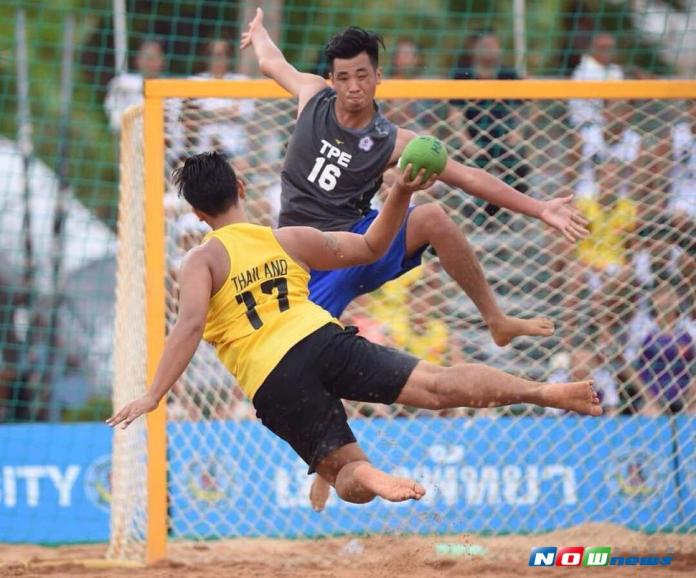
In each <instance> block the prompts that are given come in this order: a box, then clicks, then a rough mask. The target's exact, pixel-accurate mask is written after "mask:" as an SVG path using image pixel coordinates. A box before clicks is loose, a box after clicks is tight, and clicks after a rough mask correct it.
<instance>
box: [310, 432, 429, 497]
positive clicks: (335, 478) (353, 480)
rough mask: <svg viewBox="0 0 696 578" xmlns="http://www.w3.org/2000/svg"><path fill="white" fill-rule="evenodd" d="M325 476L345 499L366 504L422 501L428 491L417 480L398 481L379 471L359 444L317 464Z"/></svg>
mask: <svg viewBox="0 0 696 578" xmlns="http://www.w3.org/2000/svg"><path fill="white" fill-rule="evenodd" d="M317 473H318V474H319V476H317V479H318V478H319V477H322V478H323V479H324V480H325V481H326V482H328V483H330V484H331V485H333V486H334V488H336V494H337V495H338V497H339V498H341V499H342V500H345V501H346V502H351V503H353V504H365V503H367V502H370V501H371V500H373V499H374V498H375V497H376V496H379V497H381V498H383V499H385V500H389V501H390V502H403V501H405V500H420V499H421V498H422V497H423V496H424V495H425V488H424V487H423V486H421V485H420V484H419V483H417V482H415V481H414V480H409V479H407V478H397V477H395V476H391V475H389V474H387V473H386V472H383V471H381V470H378V469H377V468H375V467H374V466H373V465H372V464H371V463H370V462H369V461H368V460H367V456H365V454H364V452H363V451H362V450H361V449H360V446H358V444H355V443H353V444H348V445H345V446H343V447H342V448H339V449H338V450H336V451H335V452H332V453H331V454H330V455H328V456H327V457H326V458H324V459H323V460H322V461H321V462H320V463H319V464H318V465H317Z"/></svg>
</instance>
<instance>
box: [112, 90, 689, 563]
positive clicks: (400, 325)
mask: <svg viewBox="0 0 696 578" xmlns="http://www.w3.org/2000/svg"><path fill="white" fill-rule="evenodd" d="M582 84H583V83H570V82H564V81H554V82H551V81H547V82H532V81H529V82H527V81H525V82H516V81H501V82H495V83H478V82H473V81H461V82H447V81H445V82H442V81H414V82H391V83H389V82H387V83H385V84H384V85H383V86H382V87H381V89H380V90H381V93H380V95H379V96H381V97H382V99H381V103H382V110H383V112H384V113H385V114H386V115H387V117H388V118H390V119H391V120H392V121H393V122H395V123H397V124H398V125H400V126H402V127H404V128H408V129H412V130H414V131H416V132H418V133H421V134H431V135H434V136H437V137H438V138H440V139H441V140H442V141H443V142H445V143H446V145H447V147H448V151H449V155H450V157H451V158H452V159H455V160H458V161H460V162H462V163H464V164H466V165H468V166H472V167H478V168H481V169H484V170H486V171H488V172H490V173H492V174H494V175H496V176H498V177H499V178H500V179H502V180H503V181H505V182H506V183H508V184H510V185H511V186H513V187H515V188H516V189H517V190H518V191H521V192H523V193H525V194H527V195H529V196H530V197H533V198H535V199H539V200H548V199H552V198H555V197H558V196H563V195H567V194H574V195H575V199H574V203H575V204H576V206H577V207H578V208H579V209H580V211H581V212H582V213H583V214H584V215H585V217H586V218H587V219H588V220H589V222H590V225H589V228H590V231H591V234H590V236H589V237H588V238H587V239H585V240H584V241H582V242H580V243H577V244H570V243H568V242H566V241H565V240H564V239H563V238H562V236H561V235H560V234H559V233H558V232H556V231H554V230H552V229H550V228H548V227H546V226H544V225H543V224H542V223H541V222H540V221H539V220H535V219H533V218H530V217H527V216H524V215H517V214H513V213H511V212H509V211H507V210H505V209H500V208H498V207H494V206H492V205H490V204H487V203H485V202H483V201H480V200H478V199H476V198H475V197H473V196H471V195H469V194H467V193H465V192H464V191H462V190H460V189H458V188H455V187H453V186H450V185H447V184H444V183H442V182H439V183H437V184H436V185H435V186H434V187H433V189H432V190H430V191H427V192H425V193H420V194H418V195H417V197H416V198H415V199H414V202H415V204H422V203H429V202H434V203H437V204H438V205H440V206H441V207H443V208H444V209H445V210H446V211H447V213H448V215H449V216H450V217H451V218H452V219H453V220H454V221H455V222H456V223H457V224H458V225H459V227H460V228H461V230H462V231H464V232H465V234H466V235H467V237H468V239H469V241H470V243H471V244H472V245H473V247H474V249H475V250H476V253H477V255H478V257H479V259H480V261H481V265H482V267H483V269H484V271H485V273H486V276H487V278H488V281H489V283H490V285H491V287H492V288H493V291H494V293H495V295H496V297H497V300H498V302H499V304H500V306H501V308H502V309H503V310H504V311H505V312H506V313H507V314H508V315H516V316H520V317H532V316H547V317H550V318H551V319H552V320H553V321H554V323H555V325H556V333H555V334H554V335H553V336H552V337H543V338H540V337H535V338H527V337H524V338H519V339H516V340H514V342H513V343H512V344H511V345H509V346H507V347H504V348H500V347H497V346H496V345H494V343H493V341H492V339H491V336H490V334H489V332H488V331H487V329H486V327H485V325H484V324H483V323H482V320H481V316H480V314H479V312H478V311H477V310H476V308H475V306H474V305H473V304H472V302H471V301H470V300H469V299H468V298H467V296H466V295H465V293H464V292H463V290H462V289H461V288H460V287H459V286H458V285H457V284H456V283H455V282H454V281H453V280H452V278H451V277H450V275H449V274H448V273H447V271H446V270H445V268H444V267H443V266H442V264H441V263H440V262H439V260H438V258H437V256H436V255H435V254H434V252H433V251H431V250H428V251H426V253H425V255H424V258H423V264H422V266H421V267H418V268H416V269H414V270H412V271H410V272H409V273H407V274H405V275H403V276H402V277H400V278H399V279H397V280H395V281H393V282H391V283H389V284H387V285H385V286H384V287H383V288H382V289H380V290H379V291H377V292H375V293H372V294H369V295H364V296H361V297H360V298H358V299H357V300H356V301H355V302H354V303H352V304H351V306H350V307H349V308H348V310H347V311H346V312H345V315H344V317H343V321H344V322H345V323H347V324H352V325H356V326H358V327H359V328H360V331H361V333H362V334H363V335H364V336H366V337H367V338H368V339H371V340H373V341H376V342H378V343H383V344H385V345H389V346H394V347H397V348H399V349H405V350H408V351H410V352H412V353H413V354H415V355H418V356H420V357H422V358H423V359H426V360H428V361H431V362H434V363H444V364H455V363H463V362H476V363H486V364H490V365H492V366H494V367H497V368H500V369H504V370H506V371H510V372H513V373H515V374H517V375H520V376H524V377H528V378H534V379H540V380H569V379H573V380H579V379H585V378H591V379H593V380H594V383H595V387H596V389H597V390H598V391H599V394H600V397H601V400H602V405H603V407H604V415H603V416H602V417H601V418H597V419H590V418H581V417H577V416H575V415H569V414H563V413H559V412H555V411H548V410H546V411H544V410H542V409H541V408H538V407H534V406H529V405H520V406H512V407H507V408H491V409H486V410H479V411H471V410H467V409H461V410H448V411H442V412H432V411H423V410H417V409H414V408H409V407H401V406H392V407H386V406H381V405H378V406H375V405H369V404H360V403H346V407H347V410H348V413H349V416H350V418H351V425H352V427H353V428H354V430H355V433H356V436H357V438H358V440H359V442H360V444H361V445H362V447H363V448H364V450H365V451H366V453H367V454H368V456H369V457H370V459H371V460H372V461H373V462H374V463H375V464H376V465H377V466H379V467H380V468H383V469H385V470H387V471H390V472H394V473H398V474H405V475H409V476H413V477H415V478H417V479H418V480H420V481H421V482H422V483H423V484H424V485H425V486H426V489H427V492H428V493H427V495H426V497H425V498H424V499H423V500H422V501H420V502H418V503H408V504H400V505H392V504H387V503H385V502H382V501H379V500H376V501H373V502H372V503H370V504H368V505H364V506H352V505H348V504H345V503H342V502H340V501H339V500H337V499H336V498H335V497H332V498H331V500H330V501H329V503H328V506H327V508H326V510H325V511H324V512H322V513H316V512H313V511H312V509H311V508H310V505H309V501H308V499H307V494H308V490H309V485H310V483H311V478H310V477H307V476H306V465H304V464H303V463H302V462H301V461H300V459H299V458H297V457H296V456H295V455H294V454H293V452H292V451H291V450H290V448H289V447H288V446H286V445H285V444H284V442H282V441H281V440H278V439H276V438H275V437H274V436H273V435H272V434H271V433H270V432H268V431H266V430H265V429H264V428H263V427H262V426H261V424H260V423H259V422H257V421H256V419H255V412H254V409H253V406H252V404H251V402H250V401H249V400H246V399H244V397H243V395H242V393H241V391H240V389H239V387H238V386H237V384H236V382H235V379H234V377H233V376H232V375H230V374H228V373H227V372H226V370H225V369H224V368H223V367H222V366H221V365H220V363H219V362H218V361H217V359H216V357H215V353H214V350H213V348H212V347H211V346H210V345H208V344H206V343H202V344H201V345H200V347H199V350H198V352H197V353H196V356H195V358H194V360H193V362H192V363H191V365H190V367H189V368H188V369H187V370H186V372H185V374H184V375H183V376H182V378H181V379H180V380H179V381H178V383H177V384H176V385H175V387H174V388H173V390H172V392H171V393H170V395H169V396H168V398H167V403H166V406H165V405H164V404H163V407H162V408H161V411H160V413H159V418H155V419H152V420H149V421H147V422H146V421H145V420H139V421H138V422H136V423H134V424H133V425H132V426H131V427H130V428H129V429H128V430H126V431H118V432H116V436H115V441H114V457H113V474H112V476H113V477H112V488H113V495H112V538H111V546H110V555H111V556H112V557H117V558H129V559H146V558H147V559H154V558H156V557H157V556H158V555H161V552H162V550H161V548H162V547H163V544H164V542H165V541H166V540H210V539H226V538H233V537H240V536H269V537H317V536H324V535H335V534H341V533H366V532H370V533H418V534H460V533H467V534H470V533H474V534H475V533H510V532H512V533H530V532H542V531H548V530H553V529H558V528H566V527H570V526H576V525H584V524H590V523H606V524H621V525H624V526H626V527H628V528H630V529H632V530H638V531H641V532H644V533H645V534H641V536H644V539H645V542H644V543H643V542H641V543H640V544H636V547H638V548H643V547H644V546H645V545H646V544H648V545H649V537H648V534H652V533H666V532H682V533H683V532H693V531H694V529H695V528H696V498H695V496H696V486H695V485H694V483H695V482H694V480H696V464H695V461H694V449H696V448H694V439H696V436H695V435H694V434H695V433H696V432H695V431H694V426H693V421H689V420H688V419H687V418H686V415H687V414H688V413H689V411H691V412H693V407H694V406H693V402H692V399H693V393H694V392H693V388H694V375H695V373H694V359H695V356H694V352H695V347H696V345H695V344H696V340H695V339H696V335H695V333H696V328H695V325H694V323H695V322H694V318H695V316H694V303H693V292H694V291H693V288H694V286H695V278H694V271H695V270H696V263H695V258H694V254H695V251H694V238H695V237H694V218H695V216H696V124H695V123H696V104H695V103H694V102H695V101H694V100H693V99H694V97H696V94H695V90H694V87H693V84H690V83H688V82H671V83H670V82H667V81H661V82H657V81H655V82H651V81H646V82H626V83H621V84H618V83H607V84H598V83H587V84H585V85H584V87H582V86H581V87H580V88H578V87H579V86H580V85H582ZM590 96H591V97H592V98H588V97H590ZM146 97H147V98H146V105H145V106H146V110H148V111H149V112H148V113H147V115H145V116H146V118H145V119H143V111H142V109H133V110H131V111H130V113H129V114H128V115H127V118H126V120H125V124H124V127H123V131H122V143H121V202H120V215H119V240H120V246H119V258H118V279H117V312H116V318H117V323H116V336H115V345H114V346H115V359H116V367H115V383H114V403H115V405H116V406H121V405H123V404H124V403H125V402H127V401H128V400H130V399H133V398H134V397H135V396H137V395H139V394H140V393H141V392H142V391H143V389H144V387H145V385H146V382H147V379H148V378H151V377H152V368H153V366H154V363H155V362H156V361H157V356H158V355H159V352H160V351H161V346H162V337H163V335H164V334H165V331H166V329H165V328H170V327H171V326H172V324H173V323H174V321H175V318H176V314H177V271H178V267H179V264H180V263H181V259H182V257H183V256H184V254H185V253H186V251H187V250H189V249H190V248H191V247H194V246H196V245H197V244H198V243H199V242H200V240H201V238H202V236H203V235H204V234H205V228H204V225H203V224H202V223H201V222H199V221H198V220H197V219H196V218H195V216H194V215H193V214H192V213H191V211H190V208H189V207H188V206H187V205H186V203H185V202H184V201H183V200H182V199H180V198H178V197H177V195H176V192H175V190H174V187H173V185H172V183H171V180H170V175H171V172H172V170H173V169H174V168H176V167H177V166H178V165H179V164H180V163H181V162H182V160H183V159H184V158H186V156H187V155H190V154H194V153H198V152H202V151H205V150H211V149H216V150H222V151H224V152H226V153H227V154H228V155H229V156H230V158H231V159H232V161H231V162H232V163H233V165H234V167H235V169H236V170H237V172H238V174H239V176H240V177H241V178H242V179H243V180H244V181H245V183H246V187H247V192H248V199H247V204H246V207H247V212H248V216H249V218H250V220H251V221H252V222H255V223H261V224H265V225H274V224H275V223H276V221H277V216H278V211H279V208H280V195H281V190H280V181H279V175H280V171H281V167H282V162H283V157H284V150H285V147H286V145H287V142H288V139H289V138H290V136H291V134H292V130H293V126H294V119H295V114H296V103H295V101H294V100H291V99H290V98H288V97H285V96H283V95H282V93H281V92H280V91H279V90H278V89H277V88H275V87H274V86H273V85H271V84H270V83H266V82H263V81H262V82H258V81H253V82H246V83H245V82H241V83H240V82H232V81H230V82H220V83H210V84H207V83H202V82H189V81H154V82H151V83H149V84H148V88H147V89H146ZM573 97H584V98H573ZM690 99H691V100H690ZM153 102H154V103H155V105H156V106H155V105H153ZM148 106H150V107H151V108H150V109H147V107H148ZM152 111H154V112H152ZM156 115H159V118H154V116H156ZM144 134H145V135H146V136H145V137H144V136H143V135H144ZM144 138H145V140H144ZM368 154H369V153H368ZM391 178H392V176H391V175H390V173H387V175H386V176H385V186H384V187H383V190H382V191H381V192H380V193H379V194H378V196H377V197H376V199H375V201H374V206H375V207H376V208H378V207H379V204H380V202H381V200H382V198H383V194H384V189H386V188H387V186H388V184H389V182H390V181H391ZM146 198H147V200H146ZM148 207H149V208H148ZM153 207H154V209H153ZM160 221H161V222H160ZM148 227H149V229H148ZM158 230H159V231H160V234H159V238H158V236H157V235H158ZM148 231H149V232H148ZM162 231H163V235H162V233H161V232H162ZM148 235H149V236H148ZM153 263H154V266H151V264H153ZM158 263H160V265H158ZM162 272H163V277H164V278H159V276H161V274H162ZM158 300H159V301H158ZM158 315H159V317H158ZM148 376H149V377H148ZM165 414H166V425H165V420H164V419H163V418H164V417H165ZM148 448H149V449H148ZM153 448H155V449H153ZM153 452H154V453H157V454H158V455H157V456H153ZM165 468H166V478H165V474H164V472H165ZM158 476H159V477H158ZM148 480H150V482H149V483H148ZM153 480H160V483H159V484H156V483H154V482H153ZM154 517H157V518H158V520H154ZM591 538H592V534H591V532H588V534H587V540H586V541H587V542H588V543H587V544H586V545H588V546H594V545H596V546H606V545H607V544H592V543H589V542H590V541H591ZM559 545H562V544H559ZM609 545H610V544H609ZM158 552H159V554H158Z"/></svg>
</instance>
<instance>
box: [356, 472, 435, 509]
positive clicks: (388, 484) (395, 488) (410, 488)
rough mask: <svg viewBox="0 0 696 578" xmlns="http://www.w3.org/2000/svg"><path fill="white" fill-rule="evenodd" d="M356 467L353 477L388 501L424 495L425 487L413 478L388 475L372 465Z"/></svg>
mask: <svg viewBox="0 0 696 578" xmlns="http://www.w3.org/2000/svg"><path fill="white" fill-rule="evenodd" d="M366 466H367V467H362V468H360V469H356V471H355V477H356V478H358V479H359V480H360V482H361V483H362V485H363V486H364V487H365V488H367V489H369V490H370V491H372V492H374V493H375V494H377V495H378V496H379V497H380V498H384V499H385V500H389V501H390V502H404V501H406V500H420V499H421V498H422V497H423V496H425V488H424V487H423V486H421V485H420V484H419V483H418V482H415V481H414V480H409V479H408V478H397V477H395V476H390V475H389V474H386V473H384V472H382V471H380V470H378V469H376V468H374V467H372V466H369V465H367V464H366Z"/></svg>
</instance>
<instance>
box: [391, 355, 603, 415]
mask: <svg viewBox="0 0 696 578" xmlns="http://www.w3.org/2000/svg"><path fill="white" fill-rule="evenodd" d="M396 401H397V403H404V404H407V405H412V406H415V407H422V408H426V409H446V408H451V407H475V408H482V407H496V406H501V405H511V404H515V403H532V404H536V405H539V406H542V407H555V408H558V409H565V410H569V411H575V412H577V413H581V414H587V415H592V416H599V415H602V407H601V406H600V404H599V398H598V397H597V394H596V393H595V392H594V390H593V389H592V381H577V382H572V383H548V384H544V383H539V382H536V381H528V380H526V379H522V378H520V377H515V376H514V375H510V374H509V373H505V372H504V371H500V370H498V369H494V368H492V367H488V366H486V365H480V364H473V363H465V364H461V365H455V366H453V367H439V366H437V365H433V364H431V363H428V362H425V361H421V362H420V363H419V364H418V365H417V366H416V368H415V369H414V370H413V373H412V374H411V376H410V377H409V379H408V381H407V382H406V385H405V386H404V389H403V390H402V391H401V394H400V395H399V397H398V398H397V400H396Z"/></svg>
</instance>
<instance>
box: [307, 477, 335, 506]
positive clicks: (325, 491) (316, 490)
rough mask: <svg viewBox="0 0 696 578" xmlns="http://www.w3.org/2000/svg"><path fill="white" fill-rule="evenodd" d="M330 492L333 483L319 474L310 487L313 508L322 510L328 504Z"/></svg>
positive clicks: (310, 499) (310, 500)
mask: <svg viewBox="0 0 696 578" xmlns="http://www.w3.org/2000/svg"><path fill="white" fill-rule="evenodd" d="M330 494H331V484H329V482H327V481H326V480H325V479H324V478H323V477H321V476H320V475H319V474H317V475H316V477H315V478H314V480H313V481H312V487H311V488H310V489H309V503H310V504H312V509H313V510H314V511H315V512H321V511H322V510H323V509H324V506H326V502H327V500H328V499H329V495H330Z"/></svg>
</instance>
